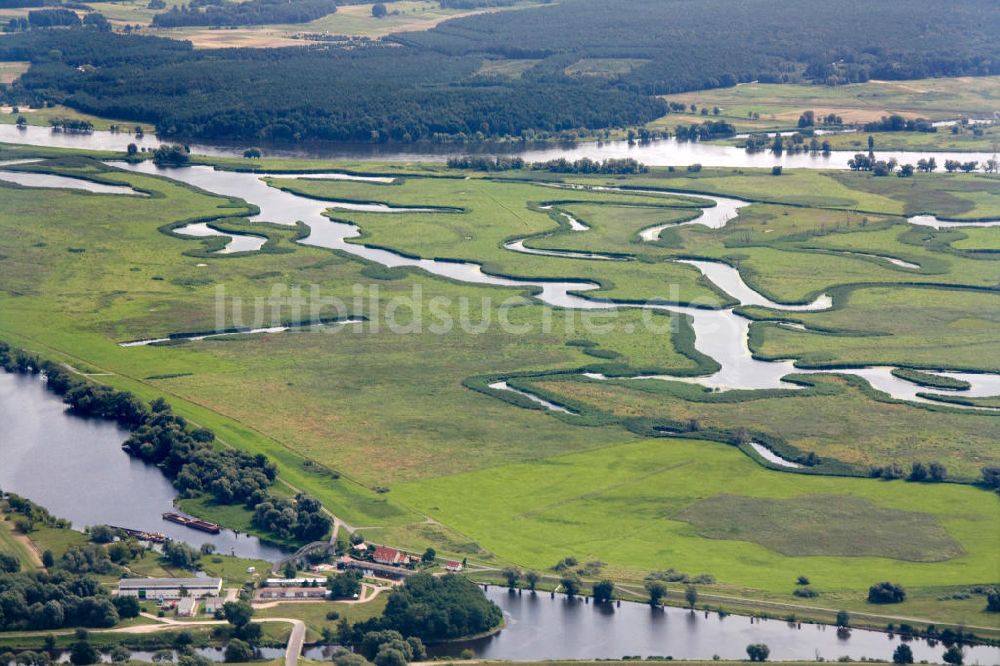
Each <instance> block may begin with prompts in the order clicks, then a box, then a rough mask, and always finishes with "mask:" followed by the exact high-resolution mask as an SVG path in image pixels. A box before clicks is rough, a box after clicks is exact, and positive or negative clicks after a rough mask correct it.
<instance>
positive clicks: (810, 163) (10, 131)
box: [0, 125, 993, 169]
mask: <svg viewBox="0 0 1000 666" xmlns="http://www.w3.org/2000/svg"><path fill="white" fill-rule="evenodd" d="M0 143H22V144H27V145H32V146H55V147H60V148H84V149H89V150H116V151H121V152H124V151H125V148H126V146H128V144H129V143H135V144H136V145H138V146H139V147H140V148H147V149H152V148H156V147H157V146H159V145H160V144H161V143H164V142H162V141H160V140H159V139H158V138H156V137H155V136H154V135H152V134H147V135H145V136H144V137H142V138H141V139H140V138H136V137H135V136H133V135H131V134H124V133H119V134H116V133H112V132H103V131H100V132H92V133H90V134H74V133H66V132H53V131H52V130H51V129H50V128H48V127H39V126H34V125H30V126H28V127H26V128H24V129H19V128H17V127H16V126H15V125H0ZM166 143H171V141H166ZM190 147H191V152H193V153H195V154H198V155H210V156H214V157H240V156H242V155H243V151H244V149H246V148H248V147H249V146H248V145H243V144H241V145H238V146H234V145H225V144H212V143H192V144H190ZM856 152H857V151H834V152H833V153H831V154H829V155H813V154H809V153H797V154H790V153H787V152H786V153H783V154H781V155H774V154H772V153H771V152H770V151H765V152H760V153H753V154H751V153H748V152H746V151H745V150H744V149H742V148H737V147H735V146H724V145H720V144H714V143H702V142H698V141H693V142H692V141H677V140H676V139H665V140H661V141H654V142H652V143H648V144H636V145H629V143H628V142H627V141H609V142H607V143H597V142H581V143H576V144H570V145H562V144H560V145H553V144H545V145H541V146H537V145H535V146H523V145H520V144H500V145H495V146H491V145H486V146H473V145H461V144H441V145H431V146H424V145H417V146H410V145H406V144H392V145H379V144H304V145H294V146H275V147H269V148H267V149H266V150H265V155H266V156H268V157H297V158H313V159H318V158H322V159H340V160H367V161H377V162H443V161H445V160H447V159H448V158H449V157H453V156H459V155H468V154H469V153H482V154H516V155H517V156H519V157H523V158H524V159H525V160H527V161H528V162H543V161H546V160H552V159H558V158H560V157H564V158H566V159H568V160H577V159H580V158H583V157H589V158H590V159H594V160H605V159H608V158H622V157H632V158H635V159H636V160H638V161H640V162H643V163H645V164H649V165H651V166H667V165H674V166H686V165H688V164H701V165H702V166H712V167H768V168H770V167H772V166H778V165H780V166H783V167H786V168H789V169H791V168H798V169H802V168H805V169H846V168H847V160H849V159H850V158H852V157H853V156H854V154H855V153H856ZM877 155H878V157H879V159H885V160H888V159H890V158H896V160H897V161H898V162H899V163H900V164H906V163H910V164H916V163H917V160H919V159H920V158H921V157H930V156H933V157H934V158H935V159H936V160H937V163H938V164H939V165H941V164H944V162H945V160H960V161H963V162H967V161H971V160H976V161H978V162H980V163H983V162H985V161H986V160H988V159H991V158H992V157H993V153H992V152H975V153H973V152H970V153H948V152H906V151H884V150H879V151H877Z"/></svg>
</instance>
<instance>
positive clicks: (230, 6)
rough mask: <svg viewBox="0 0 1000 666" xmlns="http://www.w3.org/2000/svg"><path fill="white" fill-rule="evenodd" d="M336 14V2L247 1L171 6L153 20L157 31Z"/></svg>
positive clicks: (303, 20)
mask: <svg viewBox="0 0 1000 666" xmlns="http://www.w3.org/2000/svg"><path fill="white" fill-rule="evenodd" d="M336 11H337V2H336V0H293V1H292V2H285V1H284V0H246V2H213V3H207V2H197V0H194V1H192V2H191V3H190V4H189V5H174V6H173V7H171V8H170V10H169V11H167V12H163V13H161V14H156V15H154V16H153V26H154V27H157V28H177V27H181V26H191V25H207V26H238V25H263V24H265V23H308V22H309V21H315V20H316V19H318V18H322V17H324V16H327V15H328V14H333V13H334V12H336Z"/></svg>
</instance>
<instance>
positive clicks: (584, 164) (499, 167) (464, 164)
mask: <svg viewBox="0 0 1000 666" xmlns="http://www.w3.org/2000/svg"><path fill="white" fill-rule="evenodd" d="M448 168H449V169H474V170H476V171H512V170H515V171H516V170H520V169H525V168H528V169H531V170H533V171H548V172H551V173H574V174H575V173H579V174H604V175H621V174H639V173H648V172H649V167H648V166H646V165H645V164H643V163H641V162H638V161H636V160H634V159H632V158H631V157H624V158H620V159H619V158H613V157H609V158H608V159H606V160H604V161H601V160H592V159H590V158H589V157H583V158H581V159H578V160H573V161H570V160H567V159H566V158H565V157H560V158H558V159H553V160H548V161H547V162H532V163H531V164H527V163H525V161H524V160H523V159H521V158H520V157H490V156H485V155H464V156H462V157H449V158H448Z"/></svg>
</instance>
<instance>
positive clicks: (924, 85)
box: [654, 76, 1000, 149]
mask: <svg viewBox="0 0 1000 666" xmlns="http://www.w3.org/2000/svg"><path fill="white" fill-rule="evenodd" d="M666 99H668V100H669V101H674V102H682V103H684V104H687V105H689V106H690V105H691V104H694V105H696V106H697V107H698V109H699V111H700V109H701V108H703V107H707V108H709V109H710V110H711V109H713V108H714V107H716V106H718V107H719V108H720V110H721V113H720V115H719V116H718V118H721V119H724V120H727V121H730V122H733V123H735V124H736V125H737V127H738V128H739V129H741V130H743V131H757V130H760V131H763V130H768V129H775V128H791V127H795V126H796V123H797V121H798V118H799V115H801V114H802V112H803V111H807V110H813V111H815V112H816V115H817V116H821V115H826V114H829V113H834V114H836V115H839V116H841V117H842V118H843V119H844V121H845V122H848V123H865V122H870V121H873V120H878V119H879V118H880V117H882V116H887V115H890V114H893V113H899V114H902V115H905V116H907V117H911V118H916V117H923V118H928V119H930V120H950V119H955V118H958V117H961V116H966V117H972V118H987V117H992V114H993V112H994V111H996V110H997V108H998V106H1000V104H998V102H1000V77H996V76H983V77H960V78H939V79H920V80H915V81H869V82H868V83H856V84H852V85H843V86H822V85H808V84H767V83H752V84H746V85H739V86H736V87H733V88H719V89H716V90H702V91H698V92H692V93H685V94H680V95H669V96H667V98H666ZM751 112H755V113H757V114H759V116H760V117H759V119H757V120H750V119H749V118H748V114H749V113H751ZM710 118H711V119H716V116H711V117H710ZM704 119H705V118H704V117H703V116H701V115H700V114H671V115H667V116H665V117H664V118H661V119H659V120H657V121H656V122H655V123H654V124H655V125H667V126H672V125H675V124H677V123H678V122H684V123H691V122H701V121H702V120H704ZM942 136H943V135H942ZM885 140H886V141H887V142H888V141H892V140H895V137H886V138H885ZM866 146H867V143H866ZM883 148H885V149H888V148H889V145H888V144H887V145H884V146H883Z"/></svg>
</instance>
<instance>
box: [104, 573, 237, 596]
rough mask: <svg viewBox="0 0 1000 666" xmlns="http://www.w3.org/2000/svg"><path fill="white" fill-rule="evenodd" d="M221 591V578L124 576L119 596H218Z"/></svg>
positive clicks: (119, 582)
mask: <svg viewBox="0 0 1000 666" xmlns="http://www.w3.org/2000/svg"><path fill="white" fill-rule="evenodd" d="M182 590H183V591H184V592H185V594H182V593H181V591H182ZM220 591H222V579H221V578H122V579H121V580H120V581H118V595H119V596H123V597H139V598H140V599H180V598H181V597H185V596H191V597H195V598H201V597H207V596H218V594H219V592H220Z"/></svg>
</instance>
